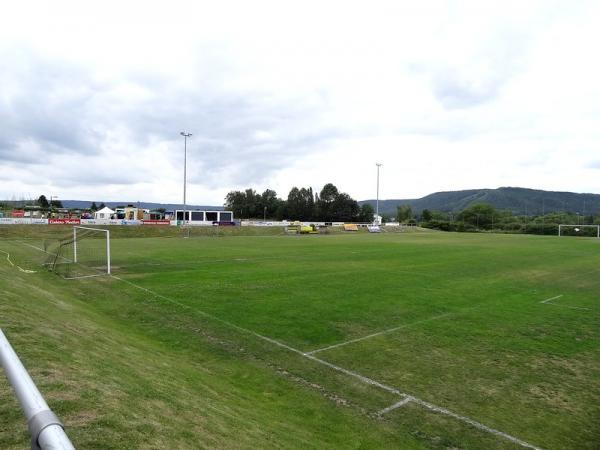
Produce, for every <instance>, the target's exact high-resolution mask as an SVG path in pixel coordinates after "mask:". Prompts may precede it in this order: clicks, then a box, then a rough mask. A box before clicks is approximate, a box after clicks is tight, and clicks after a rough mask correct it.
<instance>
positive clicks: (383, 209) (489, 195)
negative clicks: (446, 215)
mask: <svg viewBox="0 0 600 450" xmlns="http://www.w3.org/2000/svg"><path fill="white" fill-rule="evenodd" d="M481 202H484V203H489V204H490V205H493V206H494V207H495V208H497V209H507V210H510V211H512V212H513V214H517V215H537V214H541V213H542V211H545V212H546V213H548V212H552V211H567V212H573V213H577V212H578V213H581V214H584V213H585V214H596V213H598V212H600V194H578V193H575V192H555V191H542V190H538V189H526V188H519V187H501V188H498V189H469V190H464V191H447V192H435V193H433V194H429V195H426V196H425V197H422V198H417V199H394V200H379V212H380V213H382V214H385V215H387V216H394V215H395V214H396V207H397V206H398V205H404V204H410V205H411V206H412V209H413V211H414V212H415V213H420V212H421V211H423V210H424V209H429V210H436V211H444V212H458V211H461V210H463V209H465V208H466V207H467V206H469V205H471V204H473V203H481ZM358 203H359V204H361V205H362V204H363V203H370V204H371V205H373V207H375V200H363V201H360V202H358Z"/></svg>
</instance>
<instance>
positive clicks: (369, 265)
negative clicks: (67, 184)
mask: <svg viewBox="0 0 600 450" xmlns="http://www.w3.org/2000/svg"><path fill="white" fill-rule="evenodd" d="M39 229H40V230H41V228H39ZM128 233H131V232H130V231H128ZM115 234H118V233H115ZM40 242H41V240H40V239H38V237H37V236H35V233H33V232H31V233H30V234H29V235H28V236H26V237H24V238H20V237H18V236H15V235H14V233H12V234H11V233H10V232H5V233H4V237H2V239H0V250H2V251H3V252H4V253H0V258H1V259H2V263H1V264H0V288H1V293H2V295H1V296H0V327H2V328H3V330H4V332H5V334H6V335H7V336H8V338H9V339H10V340H11V342H12V343H13V346H14V347H15V350H16V351H17V352H18V353H19V355H20V356H21V357H22V360H23V361H24V364H25V366H26V367H28V369H30V373H31V374H32V376H33V378H34V380H35V381H36V382H37V383H38V387H40V390H41V391H42V392H43V393H44V395H46V396H47V400H48V402H49V403H50V406H51V407H52V408H53V409H54V410H55V411H56V412H57V414H58V415H59V416H60V417H61V418H62V419H63V421H64V422H65V424H66V426H67V432H68V434H69V435H70V436H71V438H72V439H73V441H74V443H75V445H76V446H78V445H79V446H80V447H81V448H198V447H206V448H249V447H253V448H299V447H302V448H545V449H565V448H573V449H576V448H577V449H578V448H589V449H592V448H599V446H600V299H599V294H600V266H599V262H600V240H598V239H593V238H567V237H564V238H558V237H555V236H552V237H550V236H545V237H544V236H526V235H491V234H466V233H463V234H455V233H442V232H422V233H421V232H414V233H383V234H381V235H370V234H365V233H359V234H336V235H315V236H283V235H265V236H228V235H220V236H218V237H216V236H213V237H209V236H203V237H193V236H192V237H190V238H188V239H183V238H181V237H164V236H162V237H125V236H123V237H121V238H119V236H118V235H116V236H115V237H114V238H113V240H112V255H113V257H112V264H113V266H114V277H98V278H89V279H82V280H64V279H62V278H60V277H58V276H56V275H55V274H52V273H48V272H47V271H45V270H44V269H43V268H41V267H40V265H39V262H40V261H41V256H40V255H39V253H41V252H39V250H36V249H35V248H34V247H40ZM7 255H9V258H10V261H11V262H12V263H13V264H16V265H11V263H10V262H9V261H8V259H6V256H7ZM17 266H19V267H22V268H24V269H30V270H36V271H37V272H36V273H26V272H23V271H21V270H19V269H18V267H17ZM0 398H2V402H0V423H3V424H6V425H7V426H3V427H0V447H2V448H22V446H23V445H25V444H26V442H27V434H26V425H25V423H24V422H25V421H24V419H22V417H21V412H20V410H19V407H18V404H17V403H16V400H14V396H13V395H12V392H11V391H10V388H9V386H8V384H7V383H6V381H5V379H4V378H3V377H0Z"/></svg>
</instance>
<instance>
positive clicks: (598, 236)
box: [558, 223, 600, 238]
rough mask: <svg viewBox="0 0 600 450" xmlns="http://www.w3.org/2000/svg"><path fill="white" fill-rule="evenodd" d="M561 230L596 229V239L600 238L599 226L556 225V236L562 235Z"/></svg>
mask: <svg viewBox="0 0 600 450" xmlns="http://www.w3.org/2000/svg"><path fill="white" fill-rule="evenodd" d="M563 228H575V229H578V228H595V229H596V237H597V238H600V225H577V224H570V223H561V224H560V225H558V235H559V236H563V234H562V230H563Z"/></svg>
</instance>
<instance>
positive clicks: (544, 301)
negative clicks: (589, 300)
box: [540, 294, 591, 311]
mask: <svg viewBox="0 0 600 450" xmlns="http://www.w3.org/2000/svg"><path fill="white" fill-rule="evenodd" d="M562 296H563V294H560V295H557V296H556V297H552V298H547V299H546V300H542V301H541V302H540V303H543V304H545V305H552V306H560V307H561V308H569V309H579V310H581V311H591V309H590V308H584V307H582V306H569V305H559V304H558V303H550V301H552V300H556V299H559V298H561V297H562Z"/></svg>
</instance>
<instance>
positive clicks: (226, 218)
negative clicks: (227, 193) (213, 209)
mask: <svg viewBox="0 0 600 450" xmlns="http://www.w3.org/2000/svg"><path fill="white" fill-rule="evenodd" d="M231 216H232V214H231V213H230V212H222V213H221V219H220V220H221V222H231V220H232V217H231Z"/></svg>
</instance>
